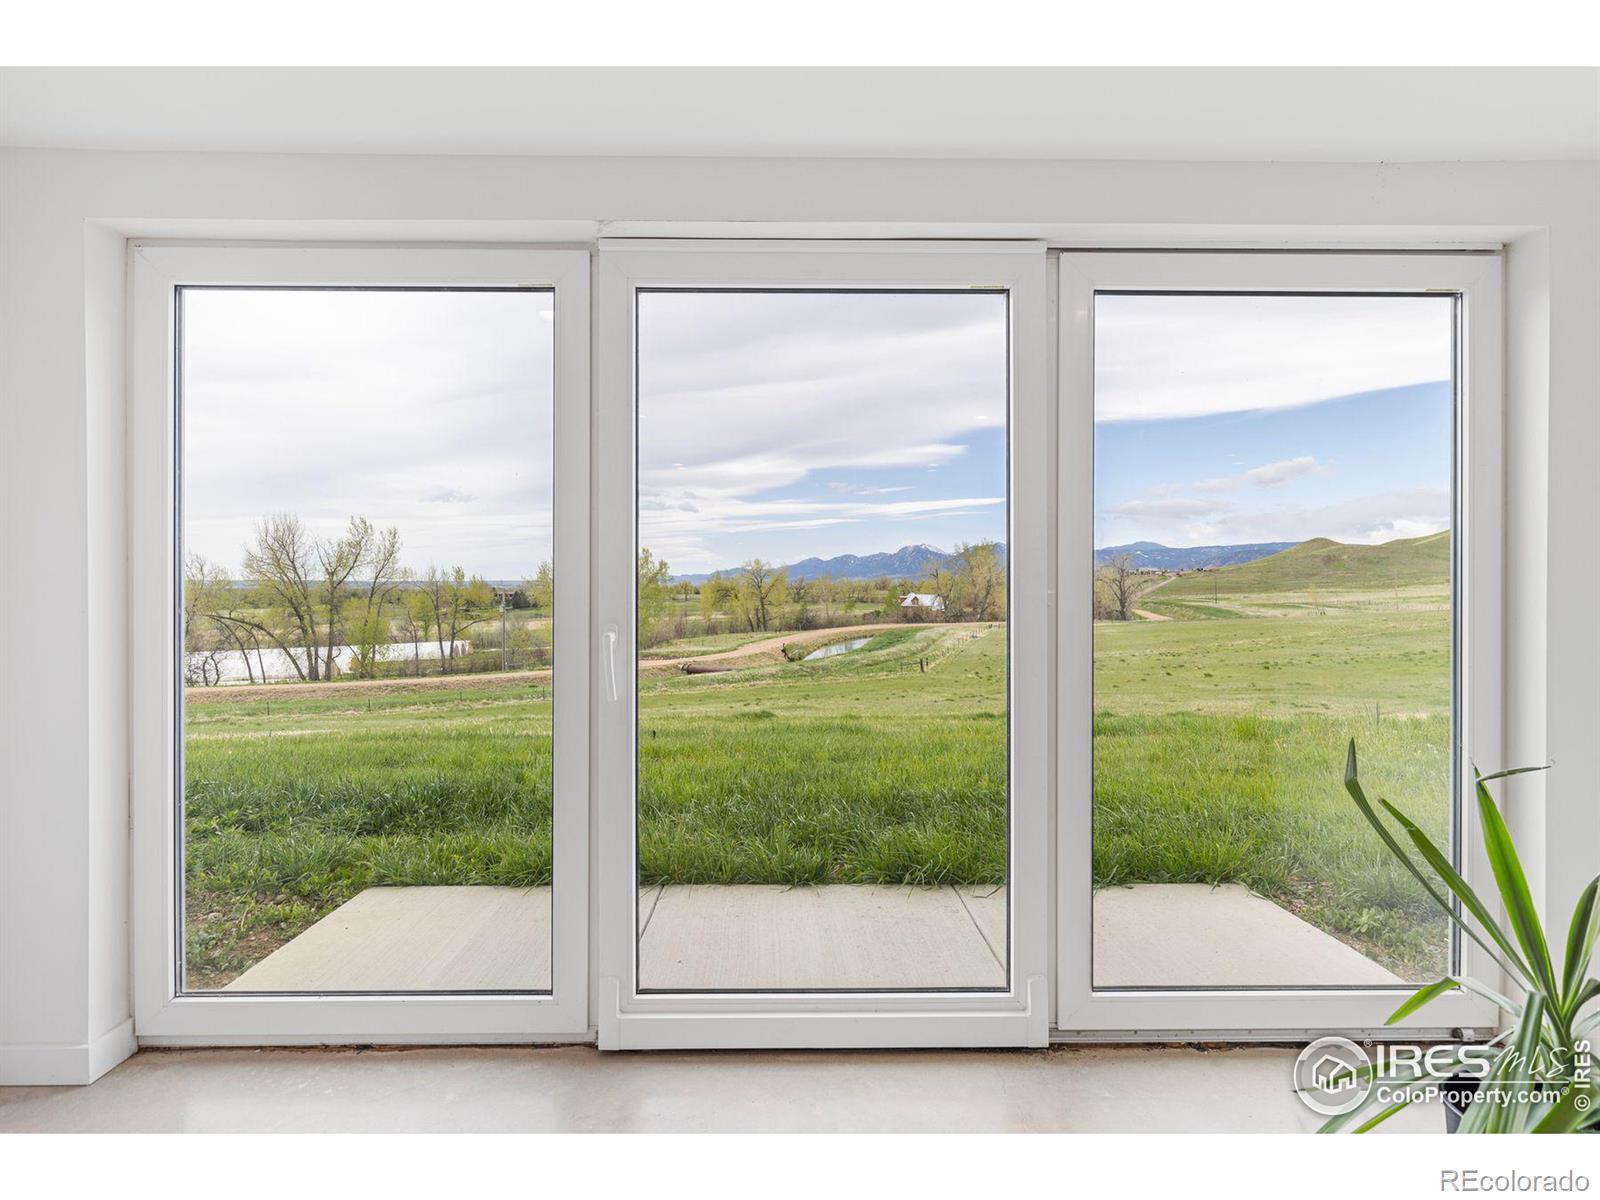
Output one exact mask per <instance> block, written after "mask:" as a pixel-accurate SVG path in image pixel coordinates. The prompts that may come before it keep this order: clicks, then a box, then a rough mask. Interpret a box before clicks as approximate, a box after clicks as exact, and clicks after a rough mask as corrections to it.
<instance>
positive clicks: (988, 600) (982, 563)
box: [935, 542, 1006, 621]
mask: <svg viewBox="0 0 1600 1200" xmlns="http://www.w3.org/2000/svg"><path fill="white" fill-rule="evenodd" d="M952 558H953V559H954V563H953V567H954V575H955V580H954V587H953V590H952V594H951V595H950V596H947V597H945V612H946V614H947V615H948V616H950V617H958V616H959V619H965V620H972V621H997V620H999V619H1000V618H1001V617H1003V616H1004V615H1005V611H1006V573H1005V568H1004V567H1002V566H1001V565H1000V554H999V550H998V548H997V547H996V545H995V543H994V542H977V543H974V544H971V545H962V546H960V547H958V548H957V549H956V552H955V554H954V555H952ZM935 594H939V593H935ZM952 600H953V601H954V602H955V603H954V605H953V606H952Z"/></svg>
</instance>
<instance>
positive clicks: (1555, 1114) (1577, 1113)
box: [1532, 1080, 1600, 1133]
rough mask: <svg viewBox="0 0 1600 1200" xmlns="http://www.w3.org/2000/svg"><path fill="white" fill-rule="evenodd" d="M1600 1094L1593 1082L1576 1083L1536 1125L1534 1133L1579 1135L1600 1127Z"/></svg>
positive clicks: (1563, 1093)
mask: <svg viewBox="0 0 1600 1200" xmlns="http://www.w3.org/2000/svg"><path fill="white" fill-rule="evenodd" d="M1597 1101H1600V1092H1597V1091H1596V1089H1595V1086H1594V1083H1593V1081H1591V1080H1584V1081H1582V1082H1580V1083H1574V1084H1573V1085H1572V1086H1571V1087H1569V1088H1567V1090H1566V1091H1564V1092H1562V1093H1561V1099H1560V1100H1558V1101H1556V1103H1555V1106H1554V1107H1553V1108H1551V1109H1550V1111H1549V1112H1547V1113H1545V1114H1544V1116H1543V1117H1541V1118H1540V1119H1539V1121H1538V1123H1537V1124H1535V1125H1534V1127H1533V1129H1532V1132H1533V1133H1578V1132H1580V1131H1582V1130H1584V1129H1592V1128H1594V1127H1596V1126H1600V1107H1597Z"/></svg>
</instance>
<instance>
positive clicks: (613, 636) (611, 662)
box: [605, 625, 617, 704]
mask: <svg viewBox="0 0 1600 1200" xmlns="http://www.w3.org/2000/svg"><path fill="white" fill-rule="evenodd" d="M605 646H606V699H607V700H610V701H611V702H612V703H613V704H614V703H616V699H617V629H616V626H615V625H613V626H612V627H611V628H609V629H607V630H606V632H605Z"/></svg>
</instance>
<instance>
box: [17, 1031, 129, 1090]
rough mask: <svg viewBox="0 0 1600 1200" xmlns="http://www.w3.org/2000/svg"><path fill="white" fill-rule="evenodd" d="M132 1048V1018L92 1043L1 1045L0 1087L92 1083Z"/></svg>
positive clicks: (58, 1085)
mask: <svg viewBox="0 0 1600 1200" xmlns="http://www.w3.org/2000/svg"><path fill="white" fill-rule="evenodd" d="M135 1048H136V1047H135V1044H134V1040H133V1021H132V1019H131V1018H130V1019H129V1020H126V1021H124V1022H122V1024H120V1025H118V1026H117V1027H116V1028H114V1029H112V1030H109V1031H108V1032H106V1033H103V1034H101V1035H100V1036H99V1037H97V1038H95V1039H94V1041H92V1042H82V1043H79V1044H77V1045H70V1044H64V1043H63V1044H50V1043H44V1044H42V1045H32V1046H0V1085H3V1086H6V1087H28V1086H41V1087H44V1086H56V1087H61V1086H67V1087H71V1086H74V1085H82V1084H88V1083H93V1082H94V1081H95V1080H96V1079H99V1078H100V1076H102V1075H104V1074H105V1073H106V1072H107V1071H109V1070H111V1068H112V1067H114V1066H116V1065H117V1064H118V1063H119V1062H121V1061H122V1060H123V1059H125V1058H127V1057H128V1056H129V1055H130V1054H132V1053H133V1052H134V1050H135Z"/></svg>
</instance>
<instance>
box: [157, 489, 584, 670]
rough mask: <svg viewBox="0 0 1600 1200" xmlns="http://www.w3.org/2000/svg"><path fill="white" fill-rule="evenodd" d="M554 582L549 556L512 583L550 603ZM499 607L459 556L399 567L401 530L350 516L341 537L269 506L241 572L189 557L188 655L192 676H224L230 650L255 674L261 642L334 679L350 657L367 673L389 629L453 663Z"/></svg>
mask: <svg viewBox="0 0 1600 1200" xmlns="http://www.w3.org/2000/svg"><path fill="white" fill-rule="evenodd" d="M241 584H242V586H241ZM552 587H553V577H552V574H551V569H550V564H549V563H548V562H546V563H543V564H541V565H540V567H539V570H538V572H537V573H536V574H535V576H534V577H533V578H532V579H529V580H526V581H524V582H523V584H522V586H521V588H520V589H518V590H519V592H520V593H521V594H522V595H523V596H524V597H525V598H526V601H527V603H528V605H529V607H531V608H534V609H540V608H542V609H544V610H545V611H548V610H549V607H550V602H551V596H552ZM498 615H499V608H498V605H497V599H496V596H495V593H494V590H493V588H491V587H490V585H489V584H488V583H487V582H485V581H484V580H483V579H481V578H480V577H478V576H476V575H469V574H468V573H467V572H466V571H465V570H464V569H463V568H461V567H459V566H456V567H443V568H441V567H437V566H430V567H429V568H428V569H427V570H426V571H425V572H422V573H420V574H419V573H417V572H414V571H412V570H410V569H408V568H406V567H405V566H404V565H402V563H401V561H400V535H399V532H398V531H397V530H396V529H395V528H393V527H392V526H391V527H389V528H387V529H379V528H378V527H376V526H374V525H373V524H372V523H371V522H370V521H368V520H367V519H366V518H365V517H351V518H350V521H349V524H348V525H347V526H346V527H345V530H344V532H343V533H342V534H340V535H338V536H336V537H316V536H314V535H313V534H312V533H311V532H310V531H309V530H308V529H307V528H306V527H305V524H304V523H303V522H302V521H301V520H300V518H299V517H297V516H295V515H294V514H292V513H278V514H275V515H273V516H270V517H267V518H266V519H264V520H263V521H261V522H260V523H258V524H257V526H256V529H255V532H254V534H253V536H252V537H251V540H250V543H249V545H248V546H246V547H245V553H244V560H243V575H242V579H241V580H240V581H239V582H235V580H234V579H232V578H230V577H229V575H228V574H227V573H226V572H225V571H224V570H223V569H222V568H221V567H220V566H218V565H216V564H215V563H212V562H209V561H208V560H206V559H205V558H203V557H201V556H200V555H191V556H189V558H188V561H187V562H186V563H185V564H184V639H185V647H184V649H185V651H186V657H185V661H186V663H187V664H188V673H189V676H190V679H189V682H191V683H196V684H211V683H216V682H219V681H220V679H221V674H222V657H223V655H224V654H225V653H226V652H229V651H237V652H239V654H240V657H241V658H242V659H243V662H244V666H245V672H246V676H247V679H248V680H249V681H251V682H255V681H256V680H257V679H260V680H265V679H267V678H269V677H270V676H269V673H268V671H267V665H266V653H267V652H268V651H280V652H281V657H279V656H276V655H275V656H274V658H275V661H280V662H282V661H286V662H287V663H288V664H289V665H290V667H291V668H292V670H293V671H294V673H295V674H296V675H297V676H298V677H299V678H300V679H302V680H304V681H307V682H315V681H318V680H329V679H333V678H335V677H336V676H337V675H338V674H339V673H340V672H341V670H344V669H346V668H345V667H343V666H341V663H340V659H341V658H346V657H347V658H348V660H349V662H348V670H349V672H350V673H352V674H354V675H355V676H357V677H358V678H372V677H373V676H374V675H376V674H378V672H379V668H380V666H381V665H382V664H383V663H385V662H386V661H388V658H387V653H388V652H387V647H389V646H390V645H391V644H392V643H394V642H395V641H396V640H401V641H405V642H410V643H414V644H422V643H427V642H430V641H431V642H434V643H435V644H436V646H437V649H438V655H439V659H438V661H439V669H440V670H441V671H444V672H446V673H448V672H451V671H453V670H455V669H456V667H457V658H458V654H459V652H460V643H461V642H462V641H463V639H464V638H465V636H466V634H467V633H468V632H469V631H470V630H473V629H475V628H476V627H478V626H480V625H483V624H484V623H485V622H487V621H490V620H491V619H494V618H495V617H497V616H498ZM415 669H416V670H418V671H419V672H420V670H421V664H420V659H418V660H416V662H415Z"/></svg>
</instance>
